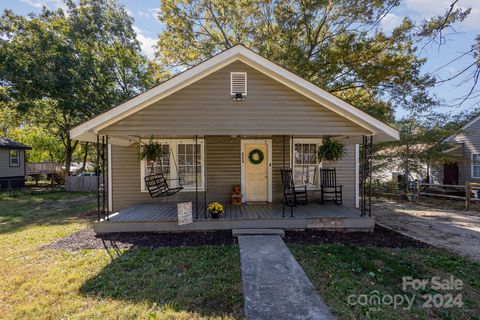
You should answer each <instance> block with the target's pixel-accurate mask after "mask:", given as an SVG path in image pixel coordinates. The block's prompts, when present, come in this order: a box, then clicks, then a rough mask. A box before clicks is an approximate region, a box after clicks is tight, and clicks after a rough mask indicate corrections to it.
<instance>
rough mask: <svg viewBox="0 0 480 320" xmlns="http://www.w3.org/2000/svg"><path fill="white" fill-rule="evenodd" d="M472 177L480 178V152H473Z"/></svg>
mask: <svg viewBox="0 0 480 320" xmlns="http://www.w3.org/2000/svg"><path fill="white" fill-rule="evenodd" d="M472 178H480V153H474V154H472Z"/></svg>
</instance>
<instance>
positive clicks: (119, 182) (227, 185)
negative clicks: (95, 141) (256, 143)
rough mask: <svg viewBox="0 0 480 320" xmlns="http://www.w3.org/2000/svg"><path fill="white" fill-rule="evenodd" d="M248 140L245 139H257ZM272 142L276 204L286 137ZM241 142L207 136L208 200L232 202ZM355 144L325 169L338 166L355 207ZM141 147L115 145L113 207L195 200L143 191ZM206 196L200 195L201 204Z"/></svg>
mask: <svg viewBox="0 0 480 320" xmlns="http://www.w3.org/2000/svg"><path fill="white" fill-rule="evenodd" d="M254 138H255V137H246V138H245V139H254ZM265 138H267V139H271V140H272V193H273V201H280V200H281V199H282V196H283V193H282V192H283V188H282V183H281V176H280V169H281V168H282V167H283V155H284V152H283V149H284V147H283V137H282V136H273V137H261V138H259V139H265ZM241 139H242V138H240V137H230V136H212V137H210V136H207V137H205V153H206V163H205V167H206V182H207V201H208V202H210V201H214V200H217V201H229V199H230V194H231V189H232V187H233V185H235V184H240V183H241ZM354 148H355V147H354V146H353V145H349V146H347V152H346V155H345V157H344V158H343V159H342V160H340V161H338V162H335V163H331V164H329V163H324V167H327V166H328V167H336V168H337V179H338V183H339V184H343V188H344V203H345V205H347V206H350V207H353V206H354V203H355V202H354V197H355V188H354V183H355V154H354V150H355V149H354ZM138 149H139V145H138V144H134V145H131V146H129V147H122V146H116V145H113V146H112V154H111V163H112V205H113V210H114V211H118V210H120V209H123V208H126V207H128V206H130V205H133V204H136V203H147V202H158V201H165V200H170V201H195V193H194V192H186V191H185V192H183V191H182V192H180V193H177V194H176V195H175V196H172V197H169V198H168V199H167V198H157V199H152V198H150V196H149V194H148V192H141V191H140V183H141V181H140V180H141V178H140V161H139V160H138ZM289 156H290V144H289V139H288V138H287V139H286V140H285V166H286V167H289V166H290V157H289ZM203 199H204V194H203V192H199V201H201V202H203ZM319 199H320V197H319V192H317V191H313V192H311V200H312V201H318V200H319Z"/></svg>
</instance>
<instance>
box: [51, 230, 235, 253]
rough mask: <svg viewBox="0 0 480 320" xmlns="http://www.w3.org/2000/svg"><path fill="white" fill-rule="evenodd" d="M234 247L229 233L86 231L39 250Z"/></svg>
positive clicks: (233, 240) (233, 239)
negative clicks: (97, 232)
mask: <svg viewBox="0 0 480 320" xmlns="http://www.w3.org/2000/svg"><path fill="white" fill-rule="evenodd" d="M234 243H236V238H234V237H233V236H232V232H231V231H230V230H226V231H215V232H183V233H148V232H131V233H130V232H128V233H127V232H125V233H110V234H102V235H98V236H97V235H96V234H95V232H93V229H92V228H86V229H83V230H80V231H78V232H76V233H73V234H71V235H69V236H67V237H65V238H62V239H59V240H57V241H55V242H53V243H51V244H48V245H46V246H43V247H42V249H56V250H67V251H78V250H84V249H105V248H113V249H129V248H132V247H138V248H160V247H196V246H206V245H231V244H234Z"/></svg>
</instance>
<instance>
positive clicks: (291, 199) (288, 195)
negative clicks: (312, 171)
mask: <svg viewBox="0 0 480 320" xmlns="http://www.w3.org/2000/svg"><path fill="white" fill-rule="evenodd" d="M280 172H281V174H282V184H283V204H284V205H286V206H289V207H295V206H296V205H299V204H308V195H307V186H305V185H303V186H295V182H294V181H293V172H292V169H280Z"/></svg>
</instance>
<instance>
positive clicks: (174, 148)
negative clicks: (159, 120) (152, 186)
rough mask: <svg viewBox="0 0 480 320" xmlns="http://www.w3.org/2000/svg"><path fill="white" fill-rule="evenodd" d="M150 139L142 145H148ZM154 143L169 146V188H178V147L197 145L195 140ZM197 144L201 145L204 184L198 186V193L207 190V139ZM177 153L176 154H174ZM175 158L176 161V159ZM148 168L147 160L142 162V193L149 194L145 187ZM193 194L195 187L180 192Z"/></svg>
mask: <svg viewBox="0 0 480 320" xmlns="http://www.w3.org/2000/svg"><path fill="white" fill-rule="evenodd" d="M149 141H150V139H142V140H141V141H140V142H141V143H148V142H149ZM153 141H155V142H158V143H160V144H162V145H163V144H168V145H169V148H170V172H171V176H170V179H173V180H172V181H168V183H169V186H171V187H176V186H178V180H176V179H178V171H177V168H178V167H179V164H178V145H179V144H195V139H168V140H162V139H154V140H153ZM197 143H198V144H199V145H200V154H199V156H200V159H201V164H202V165H201V168H202V182H201V184H199V185H198V191H204V190H205V139H198V140H197ZM174 153H175V154H174ZM174 158H175V159H174ZM146 166H147V160H146V159H143V160H140V191H141V192H148V190H147V188H146V186H145V168H146ZM185 191H186V192H192V191H195V186H193V187H186V186H184V188H183V189H182V190H181V191H180V192H185Z"/></svg>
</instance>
